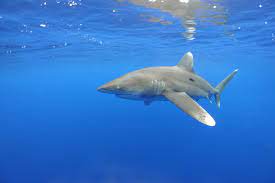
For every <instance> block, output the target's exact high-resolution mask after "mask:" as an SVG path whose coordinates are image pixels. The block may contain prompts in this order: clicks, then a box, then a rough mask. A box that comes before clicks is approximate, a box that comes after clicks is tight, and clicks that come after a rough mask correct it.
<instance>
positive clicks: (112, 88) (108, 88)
mask: <svg viewBox="0 0 275 183" xmlns="http://www.w3.org/2000/svg"><path fill="white" fill-rule="evenodd" d="M115 90H116V87H115V85H114V84H113V82H109V83H106V84H104V85H102V86H100V87H98V88H97V91H100V92H103V93H113V92H114V91H115Z"/></svg>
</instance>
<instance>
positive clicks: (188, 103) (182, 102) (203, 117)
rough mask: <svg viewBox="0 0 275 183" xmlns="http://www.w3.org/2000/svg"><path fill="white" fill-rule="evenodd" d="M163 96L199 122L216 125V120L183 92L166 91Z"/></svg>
mask: <svg viewBox="0 0 275 183" xmlns="http://www.w3.org/2000/svg"><path fill="white" fill-rule="evenodd" d="M164 96H165V97H166V98H167V99H168V100H170V101H171V102H172V103H174V104H175V105H176V106H177V107H178V108H180V109H181V110H182V111H184V112H185V113H187V114H189V115H190V116H192V117H193V118H194V119H196V120H198V121H199V122H201V123H203V124H205V125H208V126H215V125H216V122H215V120H214V119H213V118H212V116H210V114H208V112H206V111H205V110H204V109H203V108H202V107H201V106H200V105H199V104H198V103H197V102H195V101H194V100H193V99H192V98H191V97H190V96H189V95H187V94H186V93H185V92H173V91H168V92H165V93H164Z"/></svg>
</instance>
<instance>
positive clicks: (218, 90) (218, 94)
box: [215, 69, 238, 108]
mask: <svg viewBox="0 0 275 183" xmlns="http://www.w3.org/2000/svg"><path fill="white" fill-rule="evenodd" d="M237 72H238V69H236V70H234V71H233V72H232V73H231V74H229V75H228V76H227V77H226V78H225V79H224V80H222V82H220V83H219V84H218V86H216V88H215V89H216V94H215V99H216V104H217V106H218V108H220V106H221V93H222V91H223V89H224V87H225V86H226V85H227V83H228V82H229V81H230V80H231V79H232V78H233V77H234V76H235V74H237Z"/></svg>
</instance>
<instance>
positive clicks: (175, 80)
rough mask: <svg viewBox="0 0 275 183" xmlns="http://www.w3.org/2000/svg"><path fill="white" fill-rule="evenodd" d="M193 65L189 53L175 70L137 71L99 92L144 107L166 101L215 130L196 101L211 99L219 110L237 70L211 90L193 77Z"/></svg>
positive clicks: (165, 67)
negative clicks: (137, 101) (139, 102)
mask: <svg viewBox="0 0 275 183" xmlns="http://www.w3.org/2000/svg"><path fill="white" fill-rule="evenodd" d="M193 65H194V62H193V55H192V53H191V52H188V53H186V54H185V55H184V56H183V57H182V59H181V60H180V62H179V63H178V64H177V65H176V66H161V67H149V68H144V69H140V70H136V71H133V72H130V73H128V74H126V75H124V76H122V77H120V78H117V79H115V80H113V81H111V82H109V83H106V84H104V85H102V86H100V87H99V88H98V91H100V92H104V93H111V94H115V95H116V96H118V97H121V98H126V99H134V100H142V101H144V104H145V105H149V104H150V103H151V102H152V101H155V100H169V101H171V102H172V103H174V104H175V105H176V106H177V107H178V108H180V109H181V110H182V111H184V112H185V113H187V114H189V115H190V116H192V117H193V118H194V119H196V120H198V121H199V122H201V123H203V124H206V125H208V126H215V125H216V122H215V120H214V119H213V118H212V117H211V115H210V114H208V112H206V110H204V109H203V108H202V107H201V106H200V105H199V104H198V103H197V102H196V100H198V99H199V98H207V99H209V100H210V101H211V97H212V96H215V100H216V104H217V106H218V107H220V95H221V92H222V91H223V89H224V87H225V86H226V84H227V83H228V82H229V81H230V80H231V79H232V78H233V76H234V75H235V74H236V73H237V71H238V70H237V69H236V70H234V71H233V72H232V73H231V74H230V75H228V76H227V77H226V78H225V79H224V80H223V81H221V82H220V83H219V84H218V85H217V86H216V87H215V88H214V87H212V86H211V85H210V84H209V83H208V82H207V81H206V80H205V79H203V78H201V77H200V76H198V75H197V74H195V72H194V70H193Z"/></svg>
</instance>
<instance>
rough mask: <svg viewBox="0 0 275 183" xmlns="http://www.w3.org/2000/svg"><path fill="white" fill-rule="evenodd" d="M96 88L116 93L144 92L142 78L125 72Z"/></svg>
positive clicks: (104, 91)
mask: <svg viewBox="0 0 275 183" xmlns="http://www.w3.org/2000/svg"><path fill="white" fill-rule="evenodd" d="M97 90H98V91H100V92H103V93H110V94H116V95H129V94H130V95H139V94H141V93H143V92H144V87H143V79H142V77H141V76H137V75H135V74H134V75H132V74H131V75H129V74H127V75H125V76H123V77H120V78H118V79H115V80H113V81H111V82H108V83H106V84H104V85H102V86H100V87H98V88H97Z"/></svg>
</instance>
